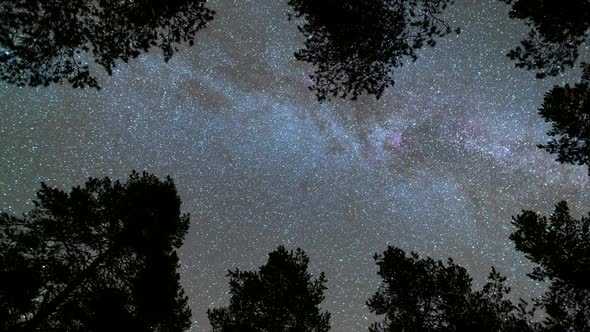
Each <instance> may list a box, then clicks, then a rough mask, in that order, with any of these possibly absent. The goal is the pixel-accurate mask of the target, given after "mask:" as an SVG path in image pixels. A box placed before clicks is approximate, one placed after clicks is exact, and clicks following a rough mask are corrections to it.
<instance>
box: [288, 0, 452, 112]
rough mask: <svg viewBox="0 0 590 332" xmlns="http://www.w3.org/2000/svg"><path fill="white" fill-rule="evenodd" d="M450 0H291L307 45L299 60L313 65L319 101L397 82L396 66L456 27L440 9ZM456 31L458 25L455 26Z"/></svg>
mask: <svg viewBox="0 0 590 332" xmlns="http://www.w3.org/2000/svg"><path fill="white" fill-rule="evenodd" d="M451 3H453V1H452V0H417V1H400V0H323V1H316V0H289V5H290V6H291V7H292V9H293V13H292V15H293V16H295V17H298V18H302V19H303V21H304V22H303V23H302V24H300V25H299V26H298V28H299V31H301V33H302V34H303V35H304V36H305V47H304V48H303V49H301V50H299V51H297V52H296V53H295V57H296V58H297V60H301V61H305V62H309V63H310V64H312V65H314V66H315V71H314V73H313V75H311V76H310V77H311V79H312V80H313V85H312V86H311V87H310V89H311V90H313V91H315V93H316V94H317V97H318V99H319V100H320V101H323V100H325V99H327V98H330V97H341V98H347V97H350V98H351V99H356V98H357V97H358V96H359V95H362V94H365V93H366V94H373V95H375V96H376V97H377V98H379V97H380V96H381V95H382V94H383V91H384V90H385V89H386V88H387V87H389V86H392V85H393V84H394V78H393V72H394V69H395V68H396V67H400V66H402V64H403V61H404V59H406V58H409V59H411V60H416V58H417V55H416V50H417V49H419V48H421V47H423V46H425V45H428V46H434V45H435V43H436V41H435V39H436V37H441V36H444V35H446V34H448V33H450V32H451V31H452V30H453V29H452V28H451V27H450V26H449V25H448V24H447V23H445V22H444V21H443V20H441V19H440V17H439V15H440V14H441V12H442V11H443V10H444V9H445V8H446V7H447V5H449V4H451ZM456 31H457V32H458V29H457V30H456Z"/></svg>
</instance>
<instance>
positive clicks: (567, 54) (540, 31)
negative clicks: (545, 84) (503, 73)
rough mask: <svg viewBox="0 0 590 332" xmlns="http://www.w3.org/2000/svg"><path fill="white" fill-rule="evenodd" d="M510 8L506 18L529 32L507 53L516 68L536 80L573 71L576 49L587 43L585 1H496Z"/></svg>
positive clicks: (589, 13)
mask: <svg viewBox="0 0 590 332" xmlns="http://www.w3.org/2000/svg"><path fill="white" fill-rule="evenodd" d="M500 1H502V2H505V3H507V4H509V5H510V6H511V10H510V17H512V18H516V19H522V20H524V21H525V23H526V24H527V25H528V26H530V28H531V30H530V31H529V33H528V36H527V38H526V39H525V40H523V41H522V42H521V45H520V46H518V47H516V48H514V49H513V50H511V51H510V52H509V53H508V56H509V57H510V58H511V59H513V60H515V61H516V66H517V67H521V68H527V69H529V70H536V71H537V77H538V78H544V77H545V76H547V75H551V76H555V75H557V74H559V73H561V72H562V71H563V70H564V69H565V68H566V67H570V68H571V67H573V66H574V65H575V63H576V60H577V59H578V56H579V53H580V52H579V48H580V46H581V45H582V44H585V43H587V42H588V34H587V31H588V28H590V2H588V1H586V0H568V1H558V0H500Z"/></svg>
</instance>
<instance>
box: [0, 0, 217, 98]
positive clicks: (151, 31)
mask: <svg viewBox="0 0 590 332" xmlns="http://www.w3.org/2000/svg"><path fill="white" fill-rule="evenodd" d="M205 3H206V0H143V1H138V0H130V1H125V0H51V1H45V0H2V1H0V22H2V24H0V78H1V79H2V80H4V81H7V82H9V83H13V84H17V85H20V86H22V85H31V86H37V85H49V84H51V83H57V82H60V83H61V82H64V81H67V82H69V83H70V84H71V85H72V86H74V87H84V86H90V87H94V88H98V87H99V84H98V82H97V80H96V78H95V77H94V76H93V75H91V71H90V68H89V65H88V63H89V62H92V61H94V62H96V63H97V64H99V65H100V66H102V67H103V68H104V69H105V70H106V71H107V72H108V73H109V75H110V74H111V73H112V70H113V67H115V65H116V62H117V61H119V60H120V61H124V62H127V61H129V59H132V58H135V57H137V56H138V55H139V54H141V52H147V51H148V49H150V48H152V47H157V48H160V49H161V50H162V51H163V53H164V60H165V61H168V60H169V59H170V58H171V57H172V55H173V53H174V52H175V51H176V50H177V48H176V46H175V45H176V44H178V43H181V42H188V44H189V45H192V44H193V43H194V35H195V33H196V32H197V31H198V30H200V29H202V28H204V27H205V25H206V24H207V22H209V21H210V20H212V19H213V14H214V13H213V11H211V10H210V9H208V8H207V7H206V6H205Z"/></svg>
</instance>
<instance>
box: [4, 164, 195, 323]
mask: <svg viewBox="0 0 590 332" xmlns="http://www.w3.org/2000/svg"><path fill="white" fill-rule="evenodd" d="M188 227H189V217H188V215H181V214H180V198H179V197H178V195H177V193H176V188H175V185H174V183H173V181H172V180H171V179H170V178H167V179H166V180H164V181H162V180H159V179H158V178H157V177H156V176H154V175H150V174H147V173H143V174H139V173H136V172H133V173H132V174H131V175H130V177H129V179H128V181H127V182H126V183H121V182H119V181H114V182H113V181H111V180H110V179H109V178H104V179H101V180H100V179H96V178H91V179H89V180H88V181H87V182H86V183H85V185H84V186H83V187H80V186H78V187H74V188H72V190H71V191H70V192H69V193H68V192H64V191H62V190H59V189H56V188H51V187H49V186H47V185H45V184H42V185H41V189H40V190H39V191H38V192H37V200H36V201H35V208H34V209H33V210H32V211H30V212H29V213H27V214H25V215H23V217H21V218H18V217H15V216H10V215H8V214H5V213H2V214H0V280H2V285H1V286H0V330H3V331H11V330H14V331H21V330H22V331H37V330H40V331H105V330H117V331H120V330H128V331H183V330H186V329H188V328H189V327H190V316H191V311H190V309H189V308H188V305H187V297H186V296H185V295H184V291H183V289H182V287H181V286H180V277H179V273H178V256H177V254H176V250H175V249H176V248H178V247H180V245H181V244H182V240H183V237H184V235H185V233H186V232H187V230H188Z"/></svg>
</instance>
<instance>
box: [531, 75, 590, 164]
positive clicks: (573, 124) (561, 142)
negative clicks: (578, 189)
mask: <svg viewBox="0 0 590 332" xmlns="http://www.w3.org/2000/svg"><path fill="white" fill-rule="evenodd" d="M583 70H584V74H583V75H582V81H581V82H580V83H577V84H575V85H574V86H573V87H571V86H570V85H568V84H566V85H565V86H563V87H560V86H555V87H554V88H553V89H552V90H551V91H549V92H548V93H547V94H546V95H545V100H544V101H543V106H542V107H541V108H540V109H539V114H541V116H542V117H543V118H544V119H545V121H547V122H551V125H552V128H551V130H550V131H549V132H547V134H548V135H549V136H552V137H556V138H553V139H551V140H550V141H549V142H547V144H546V145H539V147H540V148H543V149H545V150H547V151H548V152H550V153H555V154H557V161H559V162H562V163H571V164H578V165H587V166H588V167H589V172H590V146H589V145H588V144H589V142H590V86H589V82H590V66H588V65H583Z"/></svg>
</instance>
